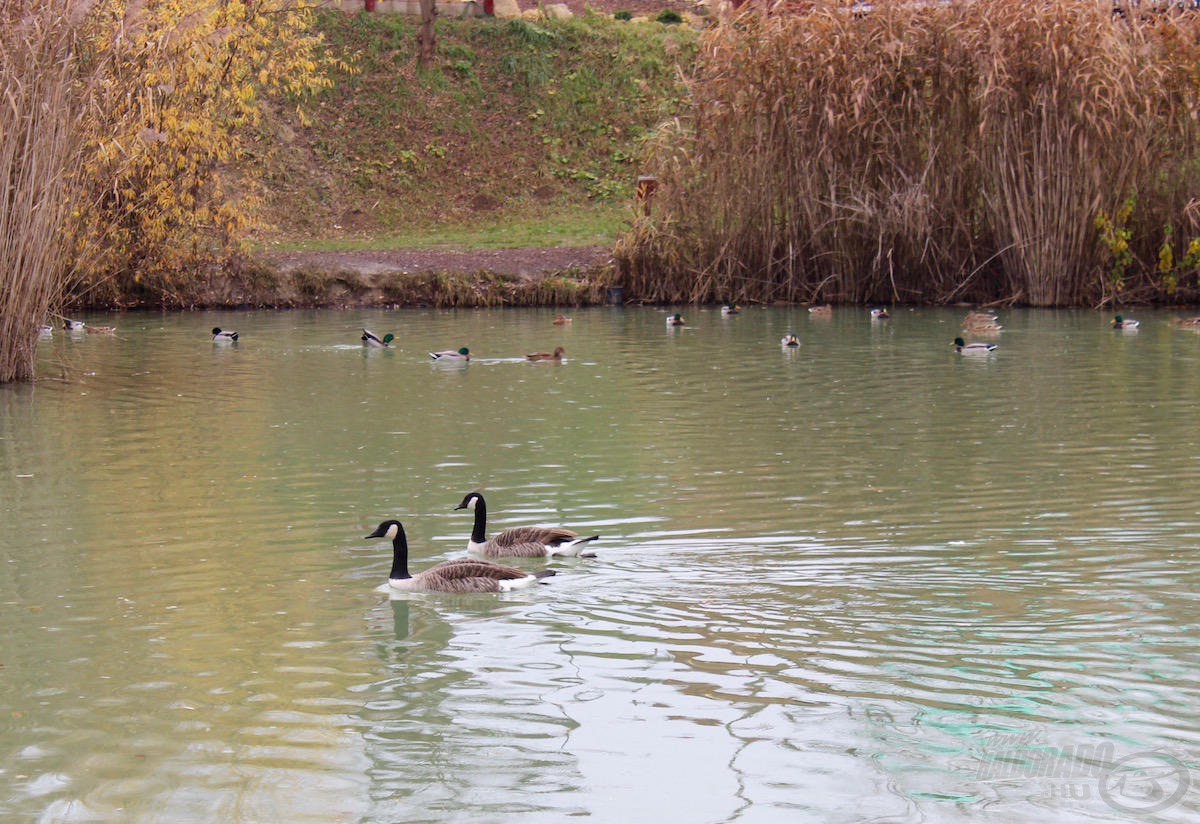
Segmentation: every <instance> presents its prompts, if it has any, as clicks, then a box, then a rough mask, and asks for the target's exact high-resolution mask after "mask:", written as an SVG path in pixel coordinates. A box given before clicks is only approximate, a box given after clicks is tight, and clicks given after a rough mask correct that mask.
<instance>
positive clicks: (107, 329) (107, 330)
mask: <svg viewBox="0 0 1200 824" xmlns="http://www.w3.org/2000/svg"><path fill="white" fill-rule="evenodd" d="M84 331H86V332H87V333H88V334H89V335H115V334H117V327H115V326H92V325H91V324H90V323H89V324H87V325H86V326H85V327H84Z"/></svg>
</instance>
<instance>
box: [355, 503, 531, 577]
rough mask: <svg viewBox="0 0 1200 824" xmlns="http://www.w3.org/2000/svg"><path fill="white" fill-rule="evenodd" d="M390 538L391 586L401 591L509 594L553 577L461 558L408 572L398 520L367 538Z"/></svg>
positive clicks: (404, 537)
mask: <svg viewBox="0 0 1200 824" xmlns="http://www.w3.org/2000/svg"><path fill="white" fill-rule="evenodd" d="M373 538H388V539H390V540H391V542H392V571H391V572H389V573H388V587H389V588H391V589H394V590H397V591H399V592H508V591H509V590H513V589H522V588H524V587H527V586H531V585H532V584H536V583H537V582H538V581H539V580H541V579H542V578H548V577H550V576H551V575H553V574H554V570H552V569H543V570H539V571H538V572H534V573H528V572H526V571H525V570H523V569H517V568H516V567H510V566H501V565H500V564H493V563H492V562H491V561H478V560H474V559H471V558H461V559H458V560H454V561H442V562H441V563H440V564H435V565H434V566H431V567H430V568H429V569H427V570H425V571H424V572H418V573H417V574H416V575H410V574H409V572H408V538H407V536H405V534H404V526H403V525H402V524H401V523H400V522H399V521H396V520H389V521H384V522H383V523H381V524H380V525H379V526H377V527H375V531H374V532H372V533H371V534H370V535H368V536H367V537H366V540H368V541H369V540H371V539H373Z"/></svg>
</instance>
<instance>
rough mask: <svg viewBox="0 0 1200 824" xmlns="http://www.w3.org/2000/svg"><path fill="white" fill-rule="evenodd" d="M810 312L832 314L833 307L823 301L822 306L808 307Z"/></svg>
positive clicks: (813, 313)
mask: <svg viewBox="0 0 1200 824" xmlns="http://www.w3.org/2000/svg"><path fill="white" fill-rule="evenodd" d="M808 313H809V314H810V315H832V314H833V307H832V306H830V305H829V304H828V303H823V304H821V305H820V306H810V307H808Z"/></svg>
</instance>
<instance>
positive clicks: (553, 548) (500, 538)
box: [454, 492, 600, 558]
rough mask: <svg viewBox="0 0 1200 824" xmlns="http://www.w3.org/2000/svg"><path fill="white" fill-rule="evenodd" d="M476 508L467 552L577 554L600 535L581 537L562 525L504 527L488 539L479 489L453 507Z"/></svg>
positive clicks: (509, 555) (539, 555)
mask: <svg viewBox="0 0 1200 824" xmlns="http://www.w3.org/2000/svg"><path fill="white" fill-rule="evenodd" d="M460 509H471V510H474V511H475V526H474V528H473V529H472V530H471V538H470V540H468V541H467V552H473V553H476V554H478V555H487V556H489V557H492V558H547V557H551V556H554V555H563V556H572V557H573V556H578V555H579V550H580V549H581V548H582V547H583V545H584V544H587V543H590V542H592V541H596V540H599V539H600V536H599V535H593V536H591V537H590V538H580V537H579V535H578V534H577V533H575V532H572V531H571V530H569V529H563V528H562V527H541V526H518V527H514V528H512V529H506V530H504V531H503V532H501V533H500V534H499V535H497V536H496V537H494V538H492V539H491V540H490V541H489V540H488V538H487V503H486V502H485V501H484V500H483V496H482V495H480V494H479V493H478V492H471V493H469V494H467V496H466V497H465V498H463V499H462V503H461V504H459V505H458V506H456V507H454V510H455V511H456V512H457V511H458V510H460ZM583 557H590V556H586V555H585V556H583Z"/></svg>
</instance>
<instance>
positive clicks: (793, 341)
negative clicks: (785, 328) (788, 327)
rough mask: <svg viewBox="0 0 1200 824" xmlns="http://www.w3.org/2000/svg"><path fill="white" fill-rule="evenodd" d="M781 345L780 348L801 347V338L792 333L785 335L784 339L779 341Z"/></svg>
mask: <svg viewBox="0 0 1200 824" xmlns="http://www.w3.org/2000/svg"><path fill="white" fill-rule="evenodd" d="M779 345H780V346H799V345H800V338H798V337H796V336H795V335H793V334H792V333H791V332H788V333H787V334H786V335H784V336H783V337H782V338H780V339H779Z"/></svg>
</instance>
